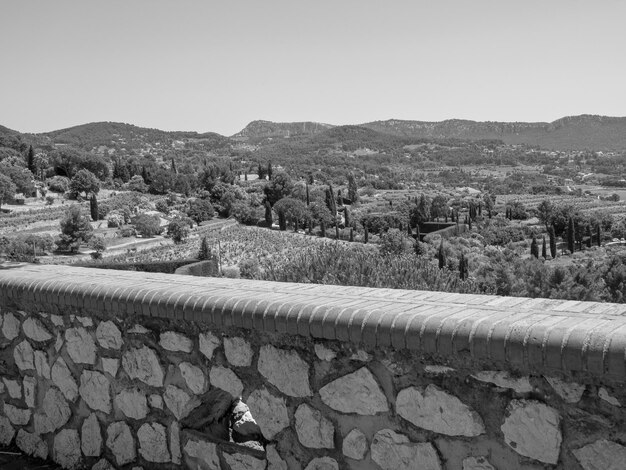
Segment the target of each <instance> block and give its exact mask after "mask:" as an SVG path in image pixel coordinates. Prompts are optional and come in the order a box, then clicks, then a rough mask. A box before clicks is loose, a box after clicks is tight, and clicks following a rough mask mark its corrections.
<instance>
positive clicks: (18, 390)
mask: <svg viewBox="0 0 626 470" xmlns="http://www.w3.org/2000/svg"><path fill="white" fill-rule="evenodd" d="M2 381H3V382H4V385H5V386H6V388H7V392H9V396H10V397H11V398H16V399H19V398H22V385H21V384H20V383H19V382H18V381H17V380H11V379H7V378H5V377H3V378H2Z"/></svg>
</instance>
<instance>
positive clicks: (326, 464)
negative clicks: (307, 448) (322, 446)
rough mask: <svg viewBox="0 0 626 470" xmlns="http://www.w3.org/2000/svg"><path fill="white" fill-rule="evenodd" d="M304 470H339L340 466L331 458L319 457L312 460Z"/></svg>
mask: <svg viewBox="0 0 626 470" xmlns="http://www.w3.org/2000/svg"><path fill="white" fill-rule="evenodd" d="M304 470H339V464H338V463H337V461H336V460H335V459H333V458H331V457H318V458H315V459H313V460H311V461H310V462H309V464H308V465H307V466H306V468H305V469H304Z"/></svg>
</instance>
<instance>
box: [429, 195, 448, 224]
mask: <svg viewBox="0 0 626 470" xmlns="http://www.w3.org/2000/svg"><path fill="white" fill-rule="evenodd" d="M430 212H431V214H432V216H433V217H436V218H437V219H438V218H439V217H443V216H445V215H446V213H447V212H448V199H447V198H446V197H444V196H442V195H441V194H439V195H437V196H435V197H434V198H433V201H432V202H431V204H430Z"/></svg>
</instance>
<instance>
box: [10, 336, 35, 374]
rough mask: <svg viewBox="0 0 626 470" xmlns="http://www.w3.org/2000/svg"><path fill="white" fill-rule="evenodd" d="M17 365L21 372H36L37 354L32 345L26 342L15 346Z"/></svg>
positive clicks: (14, 354) (14, 353)
mask: <svg viewBox="0 0 626 470" xmlns="http://www.w3.org/2000/svg"><path fill="white" fill-rule="evenodd" d="M13 358H14V359H15V365H16V366H17V368H18V369H19V370H21V371H22V372H24V371H25V370H35V354H34V352H33V348H32V346H31V345H30V343H29V342H28V341H26V340H24V341H22V342H21V343H20V344H18V345H17V346H15V349H14V350H13Z"/></svg>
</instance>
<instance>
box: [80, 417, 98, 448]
mask: <svg viewBox="0 0 626 470" xmlns="http://www.w3.org/2000/svg"><path fill="white" fill-rule="evenodd" d="M80 433H81V436H82V439H81V444H80V446H81V449H82V451H83V454H85V456H87V457H99V456H100V454H101V453H102V433H101V431H100V423H99V422H98V417H97V416H96V414H95V413H91V414H90V415H89V416H88V417H87V418H86V419H85V421H83V425H82V427H81V430H80Z"/></svg>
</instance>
